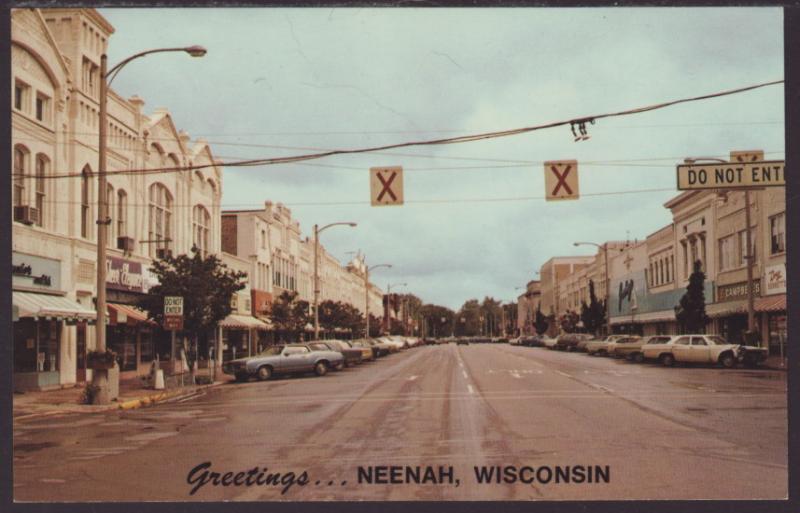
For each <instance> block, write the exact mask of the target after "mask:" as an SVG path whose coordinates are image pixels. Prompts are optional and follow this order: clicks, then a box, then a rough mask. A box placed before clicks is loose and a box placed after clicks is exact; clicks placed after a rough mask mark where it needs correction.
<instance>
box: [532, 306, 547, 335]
mask: <svg viewBox="0 0 800 513" xmlns="http://www.w3.org/2000/svg"><path fill="white" fill-rule="evenodd" d="M533 327H534V328H536V333H538V334H539V335H544V333H545V332H546V331H547V328H549V327H550V321H548V319H547V316H545V315H544V314H543V313H542V309H541V308H540V307H539V306H537V307H536V317H535V319H534V321H533Z"/></svg>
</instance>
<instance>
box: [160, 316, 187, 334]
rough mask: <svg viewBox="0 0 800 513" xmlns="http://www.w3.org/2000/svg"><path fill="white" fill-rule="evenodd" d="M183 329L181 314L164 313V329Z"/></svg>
mask: <svg viewBox="0 0 800 513" xmlns="http://www.w3.org/2000/svg"><path fill="white" fill-rule="evenodd" d="M182 329H183V316H182V315H165V316H164V330H166V331H181V330H182Z"/></svg>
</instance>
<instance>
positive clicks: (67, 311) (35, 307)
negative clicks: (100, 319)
mask: <svg viewBox="0 0 800 513" xmlns="http://www.w3.org/2000/svg"><path fill="white" fill-rule="evenodd" d="M12 303H13V305H14V306H16V307H17V308H18V309H19V317H20V318H22V317H33V318H34V319H63V320H74V321H93V320H95V319H96V318H97V313H96V312H95V311H94V310H90V309H88V308H86V307H85V306H83V305H81V304H80V303H78V302H76V301H73V300H71V299H68V298H66V297H64V296H51V295H48V294H36V293H34V292H20V291H16V290H15V291H13V292H12Z"/></svg>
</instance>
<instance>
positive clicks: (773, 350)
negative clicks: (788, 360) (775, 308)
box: [768, 314, 786, 355]
mask: <svg viewBox="0 0 800 513" xmlns="http://www.w3.org/2000/svg"><path fill="white" fill-rule="evenodd" d="M768 327H769V353H770V354H773V355H780V354H781V352H782V353H783V355H786V314H770V315H769V321H768ZM781 345H782V346H783V350H782V351H781Z"/></svg>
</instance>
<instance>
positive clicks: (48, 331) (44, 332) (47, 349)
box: [36, 321, 61, 372]
mask: <svg viewBox="0 0 800 513" xmlns="http://www.w3.org/2000/svg"><path fill="white" fill-rule="evenodd" d="M60 331H61V330H59V324H58V321H39V351H38V354H37V355H36V364H37V370H38V371H39V372H56V371H57V370H58V339H59V334H60Z"/></svg>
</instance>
